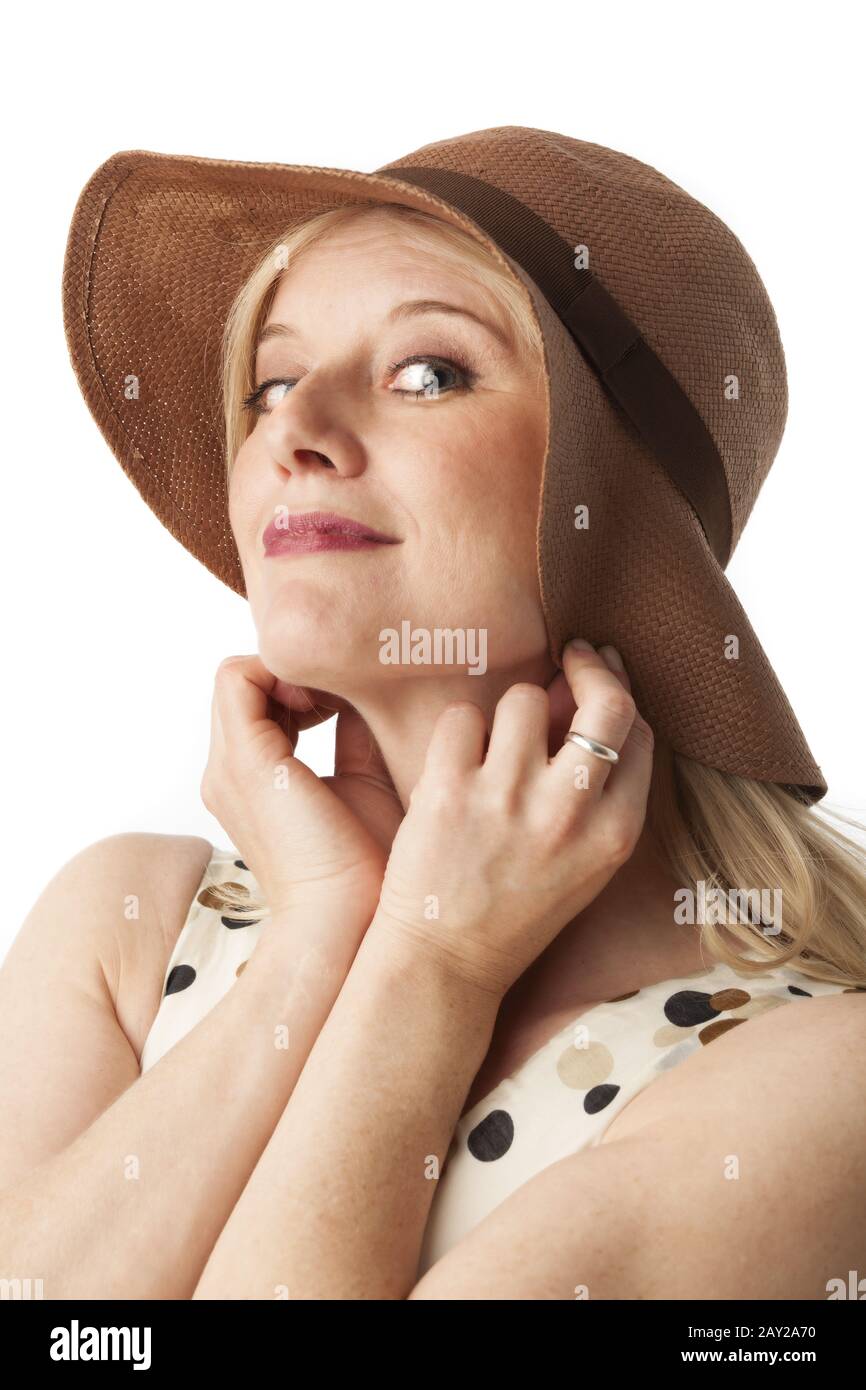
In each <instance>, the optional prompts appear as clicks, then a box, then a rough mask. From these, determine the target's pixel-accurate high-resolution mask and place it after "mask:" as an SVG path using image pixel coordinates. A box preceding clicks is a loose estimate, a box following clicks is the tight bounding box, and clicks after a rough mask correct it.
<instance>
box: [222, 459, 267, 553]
mask: <svg viewBox="0 0 866 1390" xmlns="http://www.w3.org/2000/svg"><path fill="white" fill-rule="evenodd" d="M263 481H264V480H263V479H262V477H261V472H260V470H257V469H255V468H253V467H252V466H251V456H250V454H249V453H246V452H245V450H244V449H241V450H240V451H239V453H238V454H237V456H236V458H235V461H234V464H233V465H232V469H231V472H230V474H229V478H228V514H229V523H230V525H231V528H232V532H233V534H234V538H235V542H236V544H237V547H238V550H239V552H240V554H241V555H242V556H243V555H244V553H245V552H246V551H248V550H249V548H250V546H251V545H253V544H254V542H255V538H256V535H257V530H258V526H259V524H260V522H261V520H262V515H263V514H262V507H263V505H264V496H263Z"/></svg>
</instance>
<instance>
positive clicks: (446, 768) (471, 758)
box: [424, 700, 487, 777]
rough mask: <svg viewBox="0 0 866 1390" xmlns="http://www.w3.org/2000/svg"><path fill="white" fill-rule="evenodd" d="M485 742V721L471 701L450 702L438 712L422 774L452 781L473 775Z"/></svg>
mask: <svg viewBox="0 0 866 1390" xmlns="http://www.w3.org/2000/svg"><path fill="white" fill-rule="evenodd" d="M486 739H487V718H486V716H485V714H484V711H483V709H481V708H480V707H479V706H478V705H476V704H473V703H472V701H471V700H457V701H452V703H451V704H449V705H446V706H445V708H444V710H442V711H441V713H440V715H439V718H438V719H437V720H436V723H435V724H434V726H433V733H432V734H431V735H430V742H429V743H428V745H427V754H426V757H425V759H424V771H425V773H432V774H433V775H434V776H437V775H442V776H445V777H451V776H454V775H456V774H459V773H465V772H472V771H476V770H477V769H478V768H479V767H480V766H481V759H482V757H483V755H484V744H485V741H486Z"/></svg>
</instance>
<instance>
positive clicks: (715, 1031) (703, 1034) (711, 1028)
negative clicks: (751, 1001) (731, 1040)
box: [698, 1018, 746, 1043]
mask: <svg viewBox="0 0 866 1390" xmlns="http://www.w3.org/2000/svg"><path fill="white" fill-rule="evenodd" d="M745 1021H746V1020H745V1019H744V1018H717V1019H715V1021H714V1022H713V1023H708V1024H707V1026H706V1028H702V1029H701V1030H700V1032H699V1033H698V1037H699V1038H700V1040H701V1042H702V1043H711V1042H712V1041H713V1038H719V1037H721V1035H722V1033H729V1032H730V1031H731V1029H732V1028H738V1027H739V1025H740V1024H741V1023H745Z"/></svg>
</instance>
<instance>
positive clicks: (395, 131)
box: [0, 0, 866, 955]
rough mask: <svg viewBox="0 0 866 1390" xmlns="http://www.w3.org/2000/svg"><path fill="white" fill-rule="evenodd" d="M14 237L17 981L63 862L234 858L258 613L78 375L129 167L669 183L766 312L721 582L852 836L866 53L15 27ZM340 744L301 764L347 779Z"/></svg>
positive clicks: (9, 714)
mask: <svg viewBox="0 0 866 1390" xmlns="http://www.w3.org/2000/svg"><path fill="white" fill-rule="evenodd" d="M13 13H14V15H15V18H14V19H12V20H11V26H10V23H9V22H7V27H6V39H7V52H8V59H7V63H8V66H7V71H6V74H5V79H4V92H3V98H2V99H3V103H4V105H5V106H6V108H7V109H6V110H5V112H4V120H3V125H2V129H3V132H4V134H3V141H4V146H5V148H4V151H3V153H4V165H3V167H4V171H5V177H6V194H7V198H6V203H7V212H6V216H5V217H4V219H3V221H2V236H3V240H4V243H5V246H4V255H3V270H4V276H3V299H4V332H3V334H2V345H3V354H4V363H3V384H4V426H5V429H4V435H5V446H4V451H3V452H4V460H3V465H4V466H3V495H4V503H5V505H4V506H3V509H2V512H3V523H4V536H3V547H2V562H3V571H4V572H3V575H2V585H3V595H4V625H3V637H4V642H3V646H4V653H3V655H4V668H5V669H4V676H3V681H2V699H3V710H2V713H3V718H2V731H3V749H2V758H3V788H4V795H3V810H4V825H3V827H2V835H3V844H2V852H3V857H4V864H3V869H4V873H3V883H4V892H3V896H4V911H3V915H2V924H0V955H2V953H3V952H4V951H5V949H6V947H7V946H8V944H9V942H10V941H11V939H12V937H13V936H14V934H15V932H16V931H17V929H18V925H19V924H20V921H21V920H22V919H23V917H24V915H25V914H26V913H27V911H28V910H29V909H30V907H31V906H32V904H33V902H34V901H35V899H36V898H37V896H38V895H39V893H40V892H41V891H42V888H43V887H44V885H45V884H46V882H47V881H48V879H49V878H50V877H52V876H53V874H54V873H55V872H56V871H57V870H58V869H59V868H60V866H61V865H62V864H63V863H64V862H65V861H66V860H67V859H69V858H70V857H71V856H72V855H73V854H75V853H76V852H77V851H78V850H79V849H81V848H83V847H84V846H85V845H87V844H89V843H91V842H92V841H94V840H96V839H99V838H102V837H103V836H106V835H110V834H113V833H115V832H118V831H124V830H149V831H161V832H170V833H177V834H197V835H202V836H205V837H206V838H208V839H210V840H211V841H212V842H213V843H215V844H217V845H220V846H222V845H227V844H228V843H229V841H228V839H227V837H226V836H225V833H224V832H223V830H222V828H221V826H220V825H219V824H218V823H217V822H216V821H215V820H214V819H213V818H212V817H211V816H210V815H209V814H208V812H207V811H206V810H205V808H204V807H203V805H202V804H201V802H200V800H199V790H198V789H199V782H200V778H201V774H202V771H203V768H204V765H205V762H206V759H207V751H208V743H209V724H210V699H211V688H212V681H213V673H214V671H215V669H216V666H217V664H218V663H219V661H220V660H221V658H222V657H223V656H226V655H229V654H232V653H237V652H251V651H253V650H255V634H254V629H253V626H252V622H251V618H250V615H249V610H248V606H247V604H246V601H245V600H243V599H241V598H239V597H238V596H237V595H235V594H233V593H231V592H230V591H229V590H228V589H227V588H226V587H225V586H223V585H222V584H220V582H219V581H218V580H216V579H214V578H213V577H212V576H211V575H210V574H209V573H208V572H207V571H206V570H205V569H204V568H203V567H202V566H201V565H200V564H199V563H198V562H197V561H196V560H194V559H193V558H192V557H191V556H190V555H188V554H187V552H186V551H185V550H184V549H183V548H182V547H181V545H180V544H179V543H178V542H177V541H175V540H174V539H173V538H172V537H171V536H170V535H169V533H168V532H167V531H165V530H164V529H163V528H162V526H161V525H160V523H159V522H158V521H157V520H156V518H155V517H154V516H153V514H152V513H151V512H150V511H149V509H148V508H147V506H146V505H145V504H144V502H143V501H142V500H141V499H140V498H139V496H138V494H137V492H136V491H135V489H134V488H133V486H132V484H131V483H130V482H129V481H128V480H127V478H126V476H125V475H124V473H123V471H122V469H121V467H120V465H119V464H118V463H117V462H116V461H115V460H114V458H113V456H112V455H111V453H110V452H109V450H108V447H107V445H106V444H105V443H104V442H103V439H102V436H101V435H100V433H99V431H98V429H97V427H96V425H95V424H94V422H93V421H92V419H91V417H90V415H89V413H88V410H87V407H86V406H85V404H84V401H83V399H82V397H81V396H80V394H79V391H78V386H77V384H76V381H75V378H74V376H73V373H72V369H71V367H70V365H69V362H68V358H67V354H66V346H65V340H64V335H63V322H62V313H61V272H62V261H63V252H64V246H65V241H66V234H67V230H68V224H69V219H70V216H71V213H72V209H73V207H74V204H75V201H76V198H77V196H78V194H79V192H80V190H81V188H82V187H83V185H84V183H85V182H86V181H87V179H88V178H89V177H90V175H91V174H92V173H93V171H94V170H95V169H96V168H97V166H98V165H99V164H101V163H102V162H103V161H104V160H105V159H106V158H107V157H108V156H109V155H111V154H113V153H114V152H115V151H118V150H124V149H149V150H158V151H163V152H167V153H174V154H196V155H207V156H212V157H219V158H231V159H249V160H266V161H269V160H273V161H278V162H285V163H298V164H313V165H328V166H334V167H342V168H353V169H360V170H365V169H375V168H376V167H377V166H379V165H381V164H384V163H386V162H388V161H390V160H394V159H397V158H398V157H400V156H402V155H405V154H408V153H410V152H411V151H413V150H415V149H417V148H418V147H419V146H421V145H423V144H427V143H429V142H431V141H434V140H439V139H443V138H445V137H448V136H451V135H458V134H461V133H463V132H466V131H472V130H479V129H483V128H485V127H488V126H496V125H526V126H536V127H540V128H542V129H547V130H556V131H562V132H563V133H565V134H568V135H571V136H575V137H578V138H580V139H585V140H591V141H595V142H597V143H600V144H603V145H609V146H612V147H613V148H615V149H619V150H624V151H626V152H627V153H629V154H631V155H634V156H636V157H637V158H639V159H642V160H644V161H645V162H647V163H649V164H651V165H654V166H655V167H657V168H659V169H660V170H662V171H663V172H664V173H665V174H667V175H668V176H669V177H671V178H672V179H674V180H675V181H676V182H677V183H679V184H681V185H682V186H683V187H684V188H686V189H687V190H688V191H689V192H691V193H692V194H694V195H695V196H696V197H697V198H699V199H700V200H701V201H702V202H705V203H707V204H708V205H709V206H710V207H711V208H712V209H713V210H714V211H715V212H716V213H718V214H719V216H720V217H721V218H722V219H723V220H724V221H726V222H727V223H728V224H729V225H730V226H731V228H732V229H733V230H734V232H735V233H736V234H737V235H738V236H739V238H740V240H741V241H742V242H743V243H744V244H745V246H746V248H747V250H748V251H749V254H750V255H751V256H752V258H753V260H754V261H755V263H756V265H757V267H758V270H759V272H760V274H761V276H762V277H763V279H764V282H765V284H766V286H767V289H768V291H769V294H770V297H771V299H772V300H773V303H774V305H775V308H776V312H777V315H778V318H779V323H780V328H781V334H782V340H783V343H784V346H785V350H786V355H787V361H788V371H789V388H790V396H791V404H790V413H789V418H788V426H787V431H786V434H785V438H784V441H783V444H782V448H781V451H780V453H779V455H778V458H777V461H776V464H775V465H774V467H773V469H772V471H771V473H770V477H769V480H768V482H767V483H766V485H765V487H764V489H763V491H762V493H761V495H760V497H759V499H758V502H757V505H756V508H755V511H754V513H753V515H752V518H751V521H750V522H749V525H748V527H747V528H746V532H745V535H744V537H743V539H742V540H741V542H740V545H739V547H738V549H737V552H736V554H735V557H734V559H733V560H732V562H731V564H730V566H729V569H728V575H729V578H730V579H731V581H732V583H733V585H734V587H735V589H736V590H737V592H738V594H739V596H740V598H741V599H742V601H743V603H744V605H745V608H746V611H747V612H748V613H749V615H750V617H751V619H752V622H753V624H754V627H755V629H756V631H757V634H758V636H759V638H760V639H761V641H762V642H763V644H764V646H765V648H766V650H767V652H768V655H769V657H770V660H771V662H772V663H773V665H774V667H775V669H776V671H777V672H778V674H779V677H780V679H781V681H782V684H783V686H784V688H785V690H786V692H787V694H788V696H789V699H790V700H791V703H792V704H793V706H794V710H795V712H796V714H797V716H798V718H799V720H800V722H801V724H802V726H803V729H804V731H805V733H806V736H807V738H808V740H809V742H810V744H811V746H812V750H813V752H814V754H815V756H816V758H817V760H818V762H819V763H820V764H821V766H822V768H823V770H824V773H825V775H826V777H827V779H828V781H829V784H830V794H829V796H828V798H827V801H828V803H829V804H833V805H836V806H841V807H843V808H845V809H848V810H849V811H855V812H857V813H860V814H862V813H863V811H864V804H866V790H864V789H866V746H864V737H863V684H864V674H866V666H864V658H863V640H864V624H863V618H862V603H863V568H864V561H863V551H864V501H866V489H864V482H863V443H862V437H861V429H862V419H863V415H862V411H863V365H864V358H863V350H862V330H861V324H862V322H863V316H864V315H863V307H864V306H863V245H862V235H863V223H862V201H861V194H862V180H863V157H862V136H863V130H862V108H861V105H860V102H859V100H858V98H857V95H856V94H857V92H858V91H859V89H860V86H861V77H862V74H861V72H860V61H861V58H860V55H861V54H862V45H861V43H860V41H859V37H858V36H857V35H855V33H854V32H853V30H852V25H853V24H854V23H855V19H854V16H855V15H856V13H857V11H856V9H855V7H853V6H850V5H848V4H828V3H823V4H822V5H820V6H817V7H813V6H808V7H807V6H806V5H797V4H789V3H778V4H760V3H754V0H753V2H752V3H750V4H739V3H732V2H731V0H729V3H728V4H726V5H724V6H718V5H709V4H706V5H699V4H694V3H692V4H681V5H680V4H672V3H656V4H647V3H644V4H623V3H617V4H612V5H610V6H609V7H608V8H606V9H604V10H599V8H598V7H593V9H592V12H591V13H587V12H586V11H585V9H584V8H583V7H581V6H576V5H575V6H571V5H569V6H566V5H564V4H562V3H553V4H552V3H537V2H536V3H533V4H532V5H521V6H511V5H509V4H502V3H500V4H496V5H490V4H483V5H482V4H472V3H470V4H462V5H459V6H457V7H455V8H454V9H453V10H452V9H451V8H450V7H448V6H442V5H440V6H434V7H430V6H423V5H422V6H416V7H413V6H396V5H393V4H387V5H386V4H384V3H382V2H381V0H374V2H373V3H367V4H365V5H363V6H361V5H348V4H344V5H341V4H333V3H330V4H327V5H323V6H321V7H319V6H316V7H313V6H309V7H304V6H300V5H269V4H258V5H255V6H237V5H232V6H229V7H227V8H226V10H225V11H221V10H219V9H218V8H217V7H215V6H213V5H196V6H181V5H178V4H177V3H172V4H171V5H168V4H162V3H149V4H148V5H147V6H126V5H117V4H112V5H108V4H105V5H97V4H87V3H84V4H82V3H77V4H75V5H70V6H69V7H67V8H63V9H61V8H60V7H57V8H56V9H54V8H53V7H52V8H50V9H48V10H45V9H39V8H36V9H33V10H32V11H31V13H30V18H29V19H24V18H22V14H23V7H15V10H14V11H13ZM332 728H333V726H328V727H327V728H326V730H325V731H322V730H319V731H317V732H316V733H315V734H308V735H304V736H303V737H302V739H301V743H300V745H299V752H300V755H301V756H302V757H303V758H304V759H305V760H306V761H307V762H309V763H310V765H311V766H313V767H314V768H315V770H316V771H317V772H320V773H325V772H328V771H330V770H331V764H330V763H329V761H328V757H329V753H330V752H331V748H332V742H333V733H332Z"/></svg>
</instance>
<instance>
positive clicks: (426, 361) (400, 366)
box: [388, 356, 473, 400]
mask: <svg viewBox="0 0 866 1390" xmlns="http://www.w3.org/2000/svg"><path fill="white" fill-rule="evenodd" d="M388 372H389V375H393V374H394V373H395V372H396V373H398V374H399V373H403V372H406V373H412V374H413V375H414V380H415V386H414V387H407V388H400V387H399V386H392V387H390V388H389V389H390V390H391V391H393V392H394V393H395V394H396V395H398V396H412V397H414V398H415V399H416V400H417V399H419V398H421V397H425V398H426V399H428V400H429V399H435V398H436V397H437V396H442V395H445V394H446V393H447V392H449V391H455V390H458V391H459V390H469V389H470V388H471V384H472V380H473V378H472V373H471V372H470V371H469V369H468V368H467V367H464V366H462V365H461V364H459V363H457V362H449V361H448V360H447V359H446V358H444V357H422V356H417V357H404V359H403V361H402V362H392V364H391V366H390V367H389V368H388ZM448 373H450V374H451V375H452V376H454V377H456V378H457V383H456V385H455V384H452V385H450V386H449V385H448V384H446V385H444V386H443V385H442V383H441V382H440V381H439V380H438V378H439V376H442V375H445V376H447V375H448Z"/></svg>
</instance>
